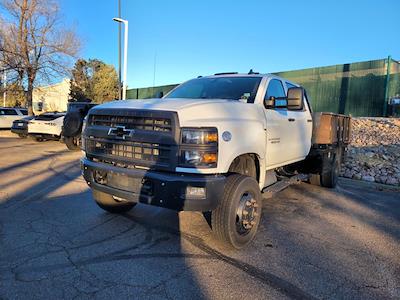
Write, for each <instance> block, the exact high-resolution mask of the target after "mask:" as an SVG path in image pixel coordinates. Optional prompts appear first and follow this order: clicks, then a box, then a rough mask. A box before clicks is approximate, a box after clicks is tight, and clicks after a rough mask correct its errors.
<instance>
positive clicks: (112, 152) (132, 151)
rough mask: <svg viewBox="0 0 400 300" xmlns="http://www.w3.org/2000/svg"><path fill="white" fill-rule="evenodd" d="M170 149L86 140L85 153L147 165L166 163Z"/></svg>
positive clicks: (130, 143)
mask: <svg viewBox="0 0 400 300" xmlns="http://www.w3.org/2000/svg"><path fill="white" fill-rule="evenodd" d="M170 151H171V148H170V147H169V146H166V145H160V144H154V143H139V142H129V143H124V144H122V143H114V142H110V141H107V140H102V139H93V138H92V139H87V140H86V152H87V153H88V154H90V155H95V156H106V157H114V158H116V159H117V158H119V159H128V160H138V161H144V162H149V163H168V161H169V158H170Z"/></svg>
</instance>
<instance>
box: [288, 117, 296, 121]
mask: <svg viewBox="0 0 400 300" xmlns="http://www.w3.org/2000/svg"><path fill="white" fill-rule="evenodd" d="M288 121H289V122H294V121H296V119H293V118H289V119H288Z"/></svg>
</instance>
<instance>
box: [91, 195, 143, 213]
mask: <svg viewBox="0 0 400 300" xmlns="http://www.w3.org/2000/svg"><path fill="white" fill-rule="evenodd" d="M92 193H93V198H94V200H95V201H96V203H97V205H98V206H99V207H100V208H102V209H104V210H105V211H108V212H110V213H113V214H121V213H124V212H127V211H130V210H131V209H132V208H133V207H134V206H135V205H136V203H133V202H122V201H117V200H115V199H114V198H113V196H111V195H109V194H106V193H103V192H101V191H98V190H95V189H92Z"/></svg>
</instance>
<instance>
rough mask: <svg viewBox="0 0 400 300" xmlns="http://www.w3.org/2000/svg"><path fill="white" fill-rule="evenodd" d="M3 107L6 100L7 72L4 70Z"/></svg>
mask: <svg viewBox="0 0 400 300" xmlns="http://www.w3.org/2000/svg"><path fill="white" fill-rule="evenodd" d="M3 88H4V90H3V107H5V106H6V100H7V73H6V70H5V69H4V70H3Z"/></svg>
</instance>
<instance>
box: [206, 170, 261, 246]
mask: <svg viewBox="0 0 400 300" xmlns="http://www.w3.org/2000/svg"><path fill="white" fill-rule="evenodd" d="M261 209H262V197H261V192H260V188H259V186H258V183H257V181H256V180H255V179H254V178H252V177H249V176H245V175H240V174H234V175H231V176H228V178H227V182H226V184H225V191H224V195H223V198H222V199H221V202H220V203H219V205H218V207H217V208H216V209H215V210H214V211H212V214H211V226H212V230H213V232H214V233H215V235H216V236H217V237H218V238H219V239H220V240H221V241H223V242H224V243H225V244H227V245H229V246H231V247H233V248H236V249H240V248H243V247H245V246H246V245H248V244H249V243H250V242H251V241H252V240H253V238H254V236H255V235H256V232H257V228H258V225H259V223H260V219H261Z"/></svg>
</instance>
